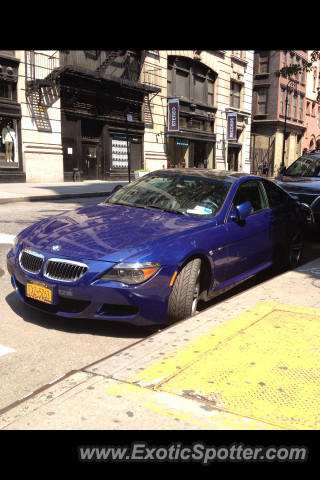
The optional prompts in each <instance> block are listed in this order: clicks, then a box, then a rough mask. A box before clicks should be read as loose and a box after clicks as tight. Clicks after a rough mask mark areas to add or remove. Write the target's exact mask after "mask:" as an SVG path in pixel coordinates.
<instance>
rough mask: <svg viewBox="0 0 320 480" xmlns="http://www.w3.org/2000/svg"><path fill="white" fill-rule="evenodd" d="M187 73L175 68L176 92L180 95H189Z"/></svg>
mask: <svg viewBox="0 0 320 480" xmlns="http://www.w3.org/2000/svg"><path fill="white" fill-rule="evenodd" d="M188 79H189V74H188V73H187V72H184V71H183V70H179V69H178V68H177V70H176V94H177V95H179V96H182V97H186V98H188V97H189V92H188Z"/></svg>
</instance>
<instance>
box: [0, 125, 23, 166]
mask: <svg viewBox="0 0 320 480" xmlns="http://www.w3.org/2000/svg"><path fill="white" fill-rule="evenodd" d="M0 138H1V141H0V167H5V168H8V167H9V168H10V167H18V166H19V153H18V148H19V142H18V122H17V120H12V119H11V118H4V117H2V118H1V119H0Z"/></svg>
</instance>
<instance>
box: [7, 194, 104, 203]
mask: <svg viewBox="0 0 320 480" xmlns="http://www.w3.org/2000/svg"><path fill="white" fill-rule="evenodd" d="M110 193H111V192H84V193H63V194H61V195H38V196H33V197H13V198H0V205H4V204H6V203H12V202H37V201H43V200H65V199H68V198H93V197H107V196H108V195H110Z"/></svg>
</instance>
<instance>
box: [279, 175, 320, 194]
mask: <svg viewBox="0 0 320 480" xmlns="http://www.w3.org/2000/svg"><path fill="white" fill-rule="evenodd" d="M276 183H277V184H278V185H280V187H282V188H284V189H285V190H287V191H289V192H292V193H295V192H296V193H299V192H301V193H308V192H310V193H317V192H320V178H306V177H289V176H285V175H282V176H281V177H280V180H278V179H276ZM319 194H320V193H319Z"/></svg>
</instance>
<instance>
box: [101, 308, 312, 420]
mask: <svg viewBox="0 0 320 480" xmlns="http://www.w3.org/2000/svg"><path fill="white" fill-rule="evenodd" d="M128 382H130V383H131V384H133V385H132V388H131V389H130V386H129V385H128V386H127V387H126V386H124V385H123V386H122V388H121V390H122V393H124V391H125V390H126V388H127V390H128V396H132V394H133V391H131V390H134V389H137V388H139V387H143V388H142V389H141V390H144V391H145V392H146V394H147V395H149V408H153V407H152V402H153V400H152V399H153V398H155V394H156V393H160V392H163V393H164V392H165V394H166V395H168V394H170V395H173V396H178V397H184V398H187V399H192V400H195V401H196V402H201V403H202V404H204V405H207V406H208V407H210V406H211V407H213V408H214V409H215V410H218V411H219V410H220V411H221V414H223V415H222V417H223V416H224V415H225V414H226V413H229V414H230V413H231V414H233V415H235V416H239V418H242V419H251V420H252V421H253V424H252V427H253V425H258V424H257V422H262V423H263V424H269V425H270V426H271V425H272V426H274V427H278V428H285V429H314V430H316V429H319V428H320V405H319V395H320V309H317V308H309V307H300V306H292V305H283V304H280V303H273V302H272V303H271V302H263V303H260V304H257V305H255V306H254V307H252V308H251V309H249V310H247V311H246V312H244V313H242V314H241V315H239V316H237V317H235V318H233V319H232V320H230V321H228V322H226V323H224V324H222V325H221V326H220V327H218V328H215V329H213V330H211V331H209V332H208V333H207V334H206V335H204V336H202V337H200V338H198V339H197V340H195V341H193V342H190V343H189V344H187V346H186V347H184V348H180V349H178V350H175V351H171V352H170V353H169V354H167V355H165V356H163V357H162V359H161V362H157V363H155V364H153V365H150V366H149V367H148V368H146V369H145V370H143V371H141V373H139V374H138V375H137V378H136V379H135V380H134V381H132V379H131V380H129V379H128ZM128 387H129V388H128ZM112 388H113V389H114V392H113V391H112V389H110V390H109V391H108V393H116V392H117V393H119V387H118V388H115V387H112ZM139 390H140V388H139ZM146 390H147V391H148V392H149V393H147V391H146ZM154 409H156V408H155V406H154ZM162 413H166V412H165V411H163V409H162ZM230 420H231V419H230ZM191 421H192V420H191ZM204 423H205V425H206V426H208V422H204ZM242 423H243V422H242ZM236 424H237V425H238V426H236V425H235V428H241V422H240V424H239V422H236ZM222 428H223V427H222ZM256 428H259V427H256Z"/></svg>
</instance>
